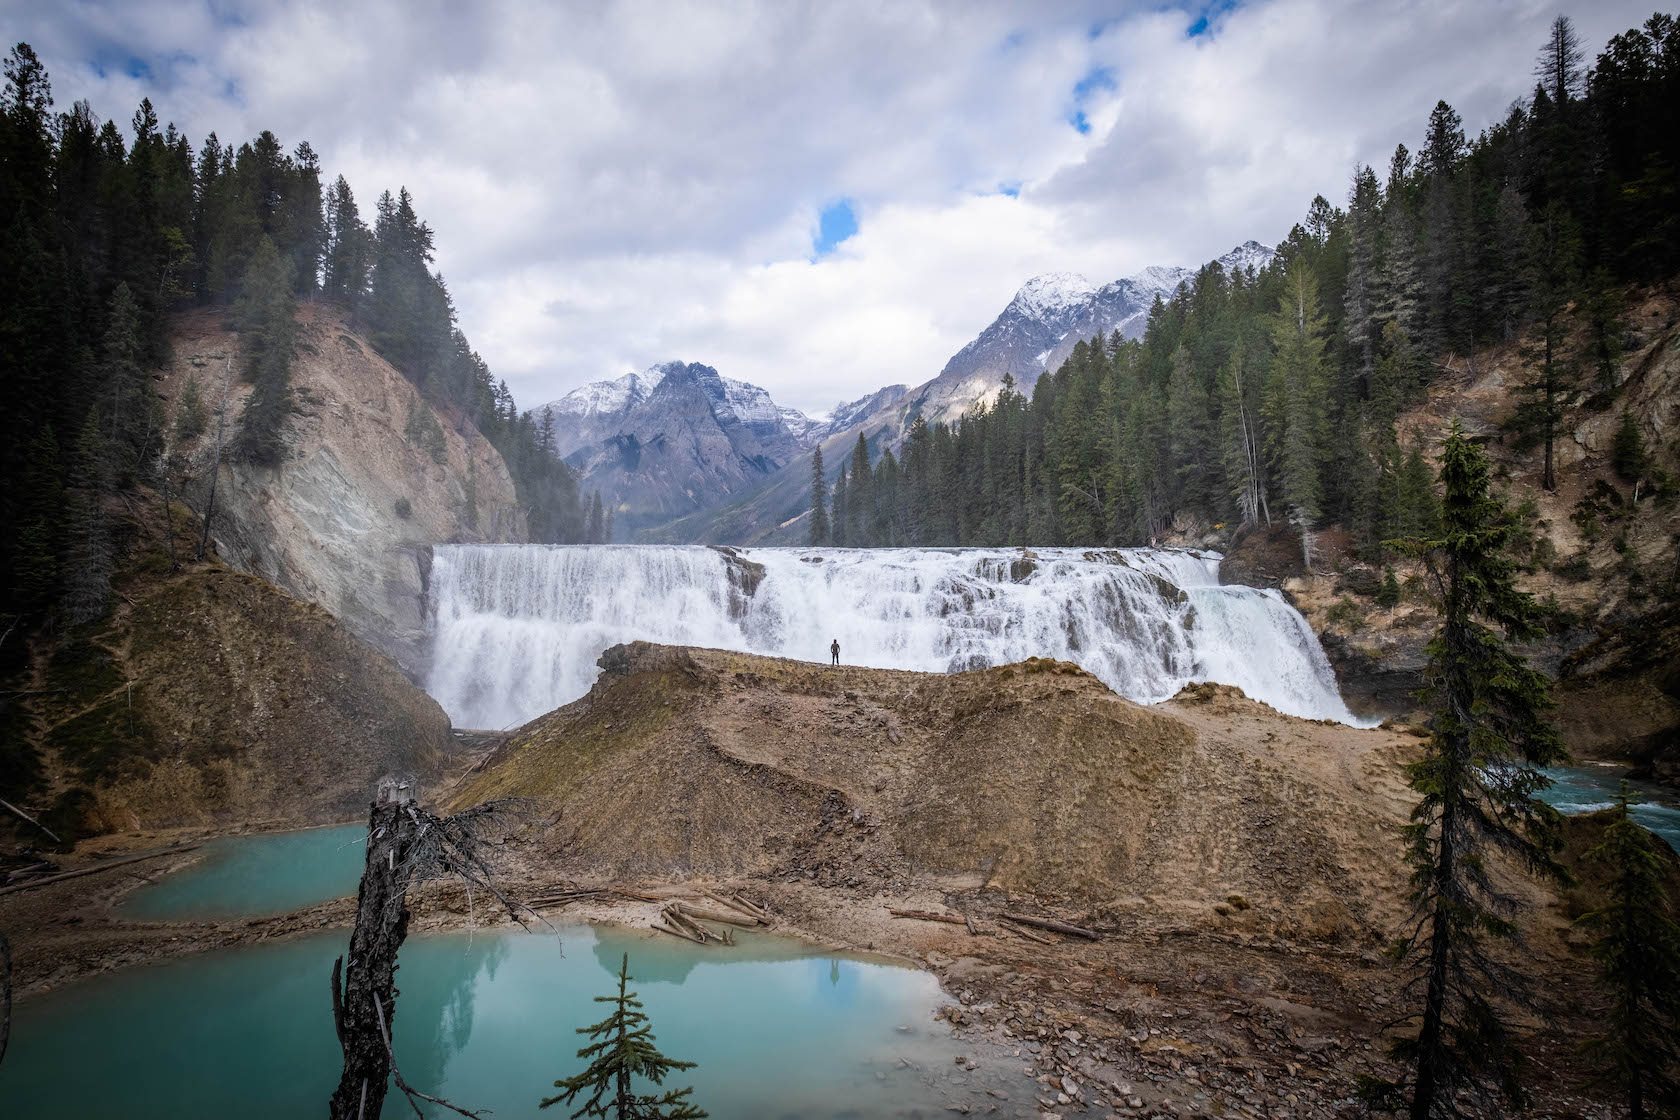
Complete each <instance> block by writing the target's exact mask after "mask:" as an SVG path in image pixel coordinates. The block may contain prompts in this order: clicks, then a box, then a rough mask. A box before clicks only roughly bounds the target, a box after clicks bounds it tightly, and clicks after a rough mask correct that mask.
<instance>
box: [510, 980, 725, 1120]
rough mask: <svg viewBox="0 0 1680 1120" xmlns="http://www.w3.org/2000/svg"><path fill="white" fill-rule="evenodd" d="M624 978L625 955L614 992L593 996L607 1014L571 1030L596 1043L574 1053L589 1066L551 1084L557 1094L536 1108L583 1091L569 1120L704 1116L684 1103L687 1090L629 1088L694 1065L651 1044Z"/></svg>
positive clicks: (679, 1119) (668, 1119)
mask: <svg viewBox="0 0 1680 1120" xmlns="http://www.w3.org/2000/svg"><path fill="white" fill-rule="evenodd" d="M630 979H631V977H630V954H628V953H626V954H624V959H623V961H622V963H621V964H620V965H619V969H618V994H617V995H615V996H596V997H595V1002H596V1003H610V1004H612V1007H613V1009H612V1013H611V1014H610V1015H608V1016H607V1017H606V1018H605V1019H602V1020H601V1021H600V1022H599V1023H596V1024H595V1025H594V1026H590V1027H579V1028H578V1031H577V1033H578V1034H583V1035H588V1036H589V1037H590V1038H592V1039H599V1040H600V1041H598V1042H593V1043H591V1044H590V1045H588V1046H585V1047H584V1048H583V1049H581V1050H579V1051H578V1052H577V1056H578V1057H580V1058H588V1059H590V1062H589V1068H588V1069H585V1070H584V1071H583V1072H582V1073H579V1074H577V1075H575V1076H573V1077H567V1078H563V1079H562V1080H559V1081H556V1082H555V1083H554V1087H555V1088H556V1089H559V1090H560V1092H559V1093H557V1094H555V1095H554V1096H552V1097H547V1098H545V1099H544V1100H543V1101H542V1103H541V1107H543V1108H547V1107H549V1106H550V1105H555V1104H566V1105H569V1104H571V1103H572V1101H574V1100H575V1099H576V1098H577V1097H578V1095H579V1094H581V1093H584V1092H588V1093H589V1094H590V1096H589V1099H588V1100H587V1101H585V1102H584V1105H583V1107H582V1108H580V1109H578V1110H577V1111H576V1112H574V1113H572V1120H578V1118H579V1117H583V1116H598V1117H613V1118H615V1120H700V1118H702V1117H704V1116H706V1115H707V1113H705V1112H703V1111H702V1110H700V1109H699V1108H697V1107H695V1106H694V1105H693V1104H691V1103H690V1102H689V1100H688V1096H689V1094H690V1093H692V1092H693V1090H692V1089H688V1088H684V1089H668V1090H666V1091H665V1092H664V1093H663V1094H662V1095H658V1096H655V1095H654V1094H651V1093H648V1094H637V1093H636V1092H635V1091H634V1089H633V1088H632V1086H631V1082H630V1079H631V1078H632V1077H640V1078H643V1079H645V1080H647V1081H651V1082H653V1084H654V1085H656V1086H658V1085H662V1084H664V1082H665V1078H666V1077H667V1076H669V1075H670V1074H672V1073H676V1072H678V1071H679V1070H685V1069H693V1068H694V1063H693V1062H679V1061H675V1060H673V1059H671V1058H667V1057H666V1056H665V1055H663V1054H661V1053H660V1052H659V1050H658V1049H657V1048H656V1047H655V1046H654V1045H653V1027H652V1025H651V1024H650V1023H649V1021H648V1017H647V1016H646V1015H644V1014H643V1013H642V1010H641V1008H642V1002H641V1000H639V999H637V998H636V993H635V992H632V991H628V990H627V989H628V986H629V983H630Z"/></svg>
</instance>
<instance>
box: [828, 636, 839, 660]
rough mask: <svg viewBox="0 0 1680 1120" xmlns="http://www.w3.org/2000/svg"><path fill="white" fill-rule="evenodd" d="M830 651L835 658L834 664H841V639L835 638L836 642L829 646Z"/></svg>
mask: <svg viewBox="0 0 1680 1120" xmlns="http://www.w3.org/2000/svg"><path fill="white" fill-rule="evenodd" d="M828 652H829V655H830V656H831V657H833V658H834V662H833V663H834V664H835V665H838V664H840V639H839V638H836V639H834V644H833V645H831V646H829V647H828Z"/></svg>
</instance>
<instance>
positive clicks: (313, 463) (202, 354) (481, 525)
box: [159, 304, 526, 679]
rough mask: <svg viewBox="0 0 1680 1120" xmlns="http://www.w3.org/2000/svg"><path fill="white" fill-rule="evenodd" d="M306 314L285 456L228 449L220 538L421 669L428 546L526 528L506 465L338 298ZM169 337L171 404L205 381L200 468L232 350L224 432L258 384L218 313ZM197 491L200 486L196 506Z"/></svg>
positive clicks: (307, 308)
mask: <svg viewBox="0 0 1680 1120" xmlns="http://www.w3.org/2000/svg"><path fill="white" fill-rule="evenodd" d="M299 321H300V326H301V331H300V336H301V345H300V347H299V352H298V355H297V358H296V360H295V361H294V362H293V363H292V387H293V393H294V396H295V398H296V410H295V412H294V414H293V416H292V417H291V422H290V425H289V431H288V434H287V437H286V439H287V450H286V458H285V461H284V462H282V463H281V464H280V465H278V466H276V467H272V468H270V467H262V466H256V465H253V464H249V463H240V462H230V461H228V460H226V459H224V461H223V469H222V472H221V476H220V482H219V485H218V490H217V496H216V506H217V519H216V522H215V524H214V526H213V537H214V539H215V543H216V550H217V552H218V553H219V554H220V555H221V556H222V557H223V559H225V560H226V561H227V562H228V563H229V564H231V565H233V566H234V567H236V568H238V569H240V570H241V571H246V572H251V573H253V574H256V575H260V576H262V577H263V578H264V579H267V580H269V581H271V582H273V583H275V584H277V585H279V586H280V587H283V588H285V589H286V590H287V591H290V592H291V593H292V594H294V595H296V596H298V597H299V598H301V599H305V600H308V601H310V602H313V603H319V604H320V605H321V606H323V607H325V608H326V609H327V610H329V611H331V612H332V613H333V614H334V615H335V616H336V617H338V618H339V619H340V620H342V621H343V622H344V624H345V625H346V626H348V627H349V628H350V630H351V631H352V632H354V633H355V634H356V635H358V636H359V637H361V638H363V639H364V640H366V641H368V642H371V643H372V644H373V645H375V646H377V647H379V648H380V649H382V650H384V651H386V652H387V653H389V654H391V655H392V656H393V657H395V658H396V659H397V662H398V663H399V664H400V665H401V666H402V667H403V669H404V670H405V671H406V672H407V673H409V675H410V676H411V677H414V678H416V679H418V677H419V676H420V675H422V674H423V672H424V669H425V666H424V657H425V650H424V642H425V635H426V620H425V609H426V603H425V587H424V582H425V580H424V576H425V566H426V562H427V559H428V550H429V548H430V546H431V545H432V544H434V543H438V542H445V541H450V542H453V541H522V540H524V539H525V533H526V529H525V518H524V513H523V511H522V510H521V509H520V507H519V504H518V501H517V498H516V496H515V493H514V487H513V480H512V478H511V477H510V476H509V474H508V470H507V465H506V464H505V463H504V462H503V461H502V457H501V455H500V454H499V453H498V452H497V451H496V449H495V448H494V447H492V446H491V445H490V443H489V441H488V440H486V439H485V438H484V437H483V436H482V435H480V434H479V432H478V431H477V429H475V428H474V427H473V426H472V424H471V423H470V422H468V421H467V420H466V419H465V418H464V417H461V416H459V415H455V414H453V413H452V412H451V411H450V410H448V409H446V408H442V407H438V406H434V405H432V404H430V403H428V402H427V401H426V399H425V398H424V397H423V396H422V395H421V394H420V393H419V391H418V390H417V389H416V388H415V386H414V384H413V383H412V382H410V381H409V380H408V379H407V378H405V377H404V376H403V375H402V374H401V373H399V372H397V370H396V369H394V368H393V367H392V366H391V365H390V363H388V362H386V361H385V360H384V359H383V358H380V357H379V356H378V355H377V354H375V353H374V351H373V347H372V346H371V345H370V344H369V343H368V342H367V341H366V340H365V339H363V338H361V337H360V336H358V335H357V334H356V333H355V332H354V331H353V330H351V329H350V328H349V327H348V325H347V324H346V323H345V321H344V319H343V318H342V316H341V315H340V314H339V313H338V312H336V311H335V310H333V309H331V308H328V307H326V306H323V305H319V304H305V305H304V306H303V307H302V308H301V309H300V311H299ZM173 342H174V360H173V362H172V364H171V365H170V367H169V368H168V369H167V370H165V371H164V373H163V377H162V381H163V383H162V385H161V386H159V389H160V392H162V394H163V395H164V397H165V398H166V399H167V400H169V401H171V402H173V401H174V399H176V398H177V397H178V396H179V394H180V392H181V389H182V387H183V385H184V384H185V382H186V379H187V377H188V376H189V375H195V376H196V377H197V379H198V382H199V385H200V392H201V394H202V395H203V397H204V400H205V402H206V405H207V408H208V410H209V411H210V413H211V415H210V425H209V430H208V431H207V432H206V433H205V434H204V435H203V436H200V437H199V438H198V439H197V440H195V441H194V442H193V443H192V444H191V446H190V447H189V448H188V449H187V450H188V451H189V453H190V455H191V458H192V460H193V463H194V465H195V467H196V468H197V471H198V472H199V473H200V475H201V476H202V475H203V473H204V472H206V471H207V469H208V463H209V457H210V445H211V443H212V441H213V440H214V431H215V415H214V411H215V405H216V402H217V400H218V398H219V395H220V392H221V383H222V379H223V376H224V372H225V370H226V368H227V363H228V362H229V361H230V360H231V361H232V363H233V366H232V368H233V371H234V373H233V378H232V383H231V387H230V390H229V393H228V406H227V415H228V424H229V429H230V432H231V431H232V430H233V428H234V427H235V425H236V423H237V417H238V415H239V408H240V406H241V404H243V402H244V398H245V396H246V395H247V394H248V393H249V391H250V389H249V387H248V386H246V385H243V384H241V382H240V380H239V376H238V365H239V357H238V346H239V338H238V335H237V334H236V333H235V332H232V331H230V330H227V329H226V328H225V326H224V324H223V322H222V318H221V317H220V316H219V315H216V314H214V313H211V312H194V313H192V314H189V315H187V316H184V317H183V318H182V319H181V320H180V321H179V322H178V323H177V326H176V330H175V333H174V338H173ZM170 407H173V404H171V406H170ZM202 489H203V486H202V483H199V484H198V485H197V486H196V487H195V492H194V493H193V494H192V495H191V497H193V499H194V502H195V505H198V506H199V508H202V495H201V491H202Z"/></svg>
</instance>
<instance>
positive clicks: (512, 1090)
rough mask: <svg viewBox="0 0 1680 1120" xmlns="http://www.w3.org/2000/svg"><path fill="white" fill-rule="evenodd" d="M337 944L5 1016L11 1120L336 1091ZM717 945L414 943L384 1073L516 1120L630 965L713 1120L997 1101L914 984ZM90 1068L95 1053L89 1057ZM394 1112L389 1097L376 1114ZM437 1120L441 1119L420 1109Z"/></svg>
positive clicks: (55, 1000) (647, 938)
mask: <svg viewBox="0 0 1680 1120" xmlns="http://www.w3.org/2000/svg"><path fill="white" fill-rule="evenodd" d="M346 936H347V935H346V933H345V931H342V930H339V931H334V932H333V933H329V934H322V935H319V936H315V937H309V938H305V939H300V940H294V941H285V942H278V943H272V942H271V943H267V944H262V945H257V946H252V947H250V948H246V949H240V950H231V951H226V952H213V953H205V954H202V955H199V956H195V957H190V958H185V959H182V960H178V961H174V962H171V963H168V964H164V965H158V966H153V967H147V968H138V969H131V970H127V971H124V972H120V973H116V974H113V975H110V976H106V977H99V978H95V979H91V980H88V981H86V982H81V983H77V984H73V985H70V986H68V987H67V988H65V989H64V990H63V991H60V992H53V993H50V994H47V995H44V996H39V997H34V998H30V999H28V1000H26V1001H24V1002H23V1003H21V1004H20V1005H19V1006H18V1009H17V1015H16V1021H15V1023H14V1030H13V1036H12V1046H11V1051H10V1052H9V1053H8V1054H7V1056H6V1062H5V1064H4V1065H3V1066H0V1101H4V1102H5V1108H4V1114H5V1115H6V1116H7V1117H8V1118H9V1117H11V1116H20V1117H36V1116H117V1115H121V1116H123V1117H125V1118H132V1120H149V1118H152V1117H156V1118H159V1120H163V1118H166V1117H167V1118H169V1120H179V1118H180V1117H183V1116H240V1117H242V1118H246V1117H249V1118H262V1117H275V1118H279V1117H294V1116H298V1115H309V1114H316V1113H319V1111H320V1110H321V1108H322V1107H323V1105H324V1103H325V1101H326V1099H327V1097H328V1095H329V1094H330V1093H331V1091H332V1088H333V1085H334V1084H335V1083H336V1081H337V1077H338V1069H339V1054H338V1047H337V1043H336V1040H335V1039H334V1037H333V1031H332V1024H331V1015H330V1011H329V999H328V986H327V977H328V975H329V973H330V971H331V967H332V960H333V958H334V957H335V956H337V955H338V954H340V953H342V952H344V948H345V942H346ZM737 942H738V943H737V945H736V946H735V947H734V948H733V949H730V948H719V947H704V948H703V947H701V946H696V945H689V944H687V943H685V942H681V941H678V940H676V939H675V938H670V937H666V936H663V935H659V934H653V933H650V932H648V931H638V930H608V929H569V930H566V931H565V953H564V955H562V952H561V948H560V946H559V945H558V944H557V943H556V941H555V939H554V938H553V937H552V936H546V935H536V934H531V935H526V934H506V933H488V932H486V931H483V930H480V931H478V932H477V933H475V934H473V935H471V936H469V935H467V934H464V933H462V934H449V935H440V936H416V937H412V938H410V939H409V941H408V943H407V944H406V945H405V946H404V947H403V950H402V957H401V966H400V969H399V971H398V974H397V984H398V987H399V989H400V993H401V994H400V997H399V1000H398V1005H397V1016H396V1023H395V1045H396V1051H397V1059H398V1062H399V1064H400V1065H401V1067H402V1069H403V1072H404V1075H405V1077H407V1078H408V1080H409V1081H410V1083H411V1084H414V1085H415V1086H416V1087H418V1088H422V1089H424V1090H425V1091H427V1092H431V1093H436V1094H438V1095H441V1096H445V1097H448V1098H449V1099H450V1100H453V1101H455V1102H457V1103H459V1104H462V1105H465V1106H467V1107H471V1108H488V1109H493V1110H494V1111H495V1115H497V1116H501V1117H512V1116H534V1115H537V1112H536V1102H537V1100H539V1099H540V1098H541V1096H543V1095H544V1094H545V1093H546V1092H548V1091H549V1087H550V1085H551V1084H552V1082H553V1081H554V1080H555V1079H556V1078H560V1077H565V1076H569V1075H570V1074H572V1073H575V1072H577V1071H578V1070H579V1069H580V1068H581V1067H582V1063H581V1062H579V1061H578V1060H577V1059H576V1056H575V1055H576V1052H577V1048H578V1039H579V1036H578V1035H577V1034H576V1033H575V1032H576V1029H577V1028H578V1027H580V1026H585V1025H587V1024H589V1023H592V1022H595V1021H596V1020H597V1019H599V1018H600V1014H599V1011H600V1007H599V1005H597V1004H594V1003H593V1002H591V1001H592V1000H593V998H594V997H595V996H599V995H604V994H606V993H607V992H609V991H610V990H611V988H612V986H613V975H614V973H616V970H617V964H618V959H619V955H620V954H621V953H624V952H628V953H629V954H630V971H631V974H632V975H633V976H634V977H635V978H636V979H635V981H634V983H633V985H632V986H633V987H634V988H635V989H636V990H637V991H638V992H639V993H640V997H641V999H642V1001H643V1003H644V1004H645V1006H646V1010H647V1013H648V1014H649V1015H650V1016H651V1017H652V1020H653V1025H654V1030H655V1033H656V1035H657V1036H658V1044H659V1047H660V1049H661V1050H663V1051H664V1052H665V1053H667V1054H669V1055H671V1056H672V1057H676V1058H681V1059H684V1060H688V1061H694V1062H698V1063H700V1065H699V1068H697V1069H695V1070H693V1071H690V1074H691V1075H690V1076H687V1077H685V1080H684V1083H685V1084H693V1086H694V1090H695V1099H696V1101H697V1102H698V1103H699V1104H700V1105H701V1107H703V1108H706V1109H707V1110H708V1111H710V1112H711V1114H712V1115H713V1116H718V1117H725V1116H727V1117H732V1118H754V1117H763V1118H772V1117H777V1118H779V1117H802V1118H804V1117H811V1118H814V1117H836V1116H855V1117H860V1118H863V1117H897V1116H915V1115H921V1116H933V1115H936V1114H942V1113H943V1112H944V1110H945V1108H946V1107H947V1106H948V1105H950V1104H953V1103H957V1104H967V1105H969V1106H971V1107H974V1108H975V1109H976V1111H984V1109H985V1108H986V1107H987V1106H988V1105H989V1104H993V1103H995V1102H994V1101H993V1100H992V1099H991V1098H988V1097H986V1096H985V1089H986V1088H987V1087H997V1088H1000V1089H1004V1090H1005V1091H1008V1092H1009V1093H1010V1095H1011V1097H1012V1098H1013V1099H1015V1100H1017V1101H1025V1100H1028V1099H1030V1098H1029V1097H1028V1096H1027V1093H1028V1091H1029V1090H1030V1088H1031V1085H1030V1083H1029V1082H1026V1081H1025V1080H1024V1078H1023V1077H1022V1076H1021V1074H1020V1071H1019V1069H1018V1068H1017V1067H1007V1068H1006V1067H1004V1066H1003V1065H1001V1064H999V1063H988V1064H987V1065H986V1066H985V1067H984V1068H983V1069H982V1070H981V1071H980V1072H979V1073H976V1074H970V1073H968V1072H967V1071H965V1070H963V1069H962V1068H961V1067H958V1066H956V1065H955V1064H954V1063H953V1061H952V1058H953V1057H954V1056H955V1055H956V1054H958V1053H972V1052H973V1051H972V1050H971V1049H970V1047H971V1044H969V1043H963V1044H960V1045H959V1044H958V1043H956V1042H954V1041H953V1040H951V1039H950V1038H949V1037H948V1034H947V1032H946V1030H945V1029H944V1028H943V1027H941V1026H939V1025H938V1024H937V1023H936V1022H935V1020H934V1019H933V1018H932V1011H933V1009H934V1008H935V1007H936V1006H937V1005H938V1003H939V1002H940V994H939V991H938V987H937V985H936V983H935V981H934V980H933V978H932V977H931V976H929V975H928V974H926V973H922V972H917V971H913V970H910V969H905V968H899V967H894V966H890V965H884V964H879V963H874V962H870V961H862V960H856V959H852V958H848V957H843V956H834V955H832V954H827V953H824V954H822V955H816V954H814V953H813V952H812V951H811V949H810V947H809V946H805V945H802V944H800V943H798V942H794V941H791V940H787V939H782V938H776V937H771V936H768V935H764V934H754V933H752V932H751V931H745V930H743V931H738V934H737ZM89 1054H97V1055H99V1060H98V1061H97V1062H92V1063H90V1062H89V1061H88V1059H87V1056H88V1055H89ZM404 1114H407V1115H412V1112H410V1111H408V1108H407V1105H406V1104H405V1103H403V1102H402V1100H401V1099H400V1097H395V1098H391V1099H388V1100H387V1104H386V1110H385V1115H386V1116H388V1117H397V1116H402V1115H404ZM439 1115H441V1114H439Z"/></svg>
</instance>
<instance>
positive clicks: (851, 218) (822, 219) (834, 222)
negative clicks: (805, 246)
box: [811, 198, 858, 260]
mask: <svg viewBox="0 0 1680 1120" xmlns="http://www.w3.org/2000/svg"><path fill="white" fill-rule="evenodd" d="M857 231H858V224H857V215H856V214H854V213H852V200H851V199H849V198H842V199H841V200H840V201H838V202H831V203H829V204H828V205H827V206H825V207H823V211H822V213H821V214H820V215H818V217H817V236H816V237H815V238H814V239H813V240H812V242H811V259H812V260H818V259H820V258H822V257H826V256H828V255H829V254H830V253H832V252H834V247H835V246H836V245H838V244H840V243H841V242H842V241H844V240H846V238H848V237H850V236H852V234H854V233H856V232H857Z"/></svg>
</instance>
